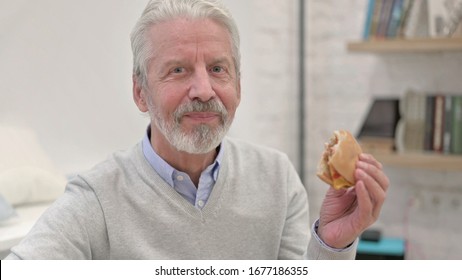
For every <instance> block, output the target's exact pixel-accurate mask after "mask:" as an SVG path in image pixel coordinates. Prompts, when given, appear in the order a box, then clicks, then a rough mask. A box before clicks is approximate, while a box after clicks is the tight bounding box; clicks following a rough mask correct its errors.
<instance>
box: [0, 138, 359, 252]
mask: <svg viewBox="0 0 462 280" xmlns="http://www.w3.org/2000/svg"><path fill="white" fill-rule="evenodd" d="M223 145H225V146H224V148H225V150H224V152H225V153H224V155H223V162H222V165H221V168H220V173H219V175H218V179H217V182H216V184H215V186H214V188H213V191H212V193H211V195H210V197H209V200H208V202H207V205H206V206H205V207H204V208H203V209H202V210H200V209H198V208H196V207H194V206H193V205H191V204H190V203H189V202H187V201H186V200H185V199H184V198H183V197H182V196H181V195H179V194H178V193H177V192H176V191H175V190H174V189H173V188H172V187H170V186H169V185H168V184H167V183H166V182H164V181H163V180H162V178H161V177H160V176H159V175H158V174H157V173H156V172H155V171H154V170H153V168H152V167H151V166H150V165H149V163H148V162H147V161H146V159H145V158H144V155H143V153H142V148H141V144H138V145H136V146H134V147H133V148H131V149H130V150H128V151H125V152H120V153H116V154H114V155H113V156H111V157H110V158H109V159H107V160H106V161H104V162H102V163H100V164H99V165H97V166H95V167H94V168H93V169H91V170H90V171H88V172H86V173H84V174H82V175H80V176H77V177H76V178H75V179H73V180H72V181H70V182H69V184H68V186H67V188H66V191H65V193H64V195H63V196H62V197H61V198H60V199H58V200H57V201H56V202H55V203H54V204H53V205H52V206H51V207H50V208H49V209H48V210H47V211H46V213H45V214H44V215H43V216H42V217H41V218H40V220H39V221H38V222H37V224H36V225H35V226H34V228H33V229H32V231H31V232H30V233H29V234H28V236H27V237H26V238H25V239H24V240H23V241H22V242H21V243H20V244H19V245H18V246H16V247H14V248H13V249H12V253H11V254H10V255H9V256H8V259H301V258H305V257H308V258H310V259H313V258H315V259H353V258H354V255H355V247H356V246H352V247H351V248H349V249H348V250H344V251H343V252H334V251H331V250H329V249H328V248H326V247H324V246H322V245H321V244H320V243H319V241H318V240H317V239H316V238H313V239H311V238H310V236H311V234H312V233H311V230H310V225H309V215H308V200H307V195H306V191H305V189H304V187H303V185H302V184H301V182H300V180H299V177H298V175H297V173H296V171H295V169H294V168H293V166H292V165H291V163H290V162H289V160H288V158H287V157H286V156H285V155H284V154H282V153H280V152H277V151H275V150H272V149H267V148H262V147H259V146H255V145H251V144H247V143H244V142H241V141H237V140H231V139H228V138H227V139H225V140H224V141H223ZM309 243H310V245H309V246H308V244H309ZM307 250H308V251H307Z"/></svg>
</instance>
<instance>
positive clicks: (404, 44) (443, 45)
mask: <svg viewBox="0 0 462 280" xmlns="http://www.w3.org/2000/svg"><path fill="white" fill-rule="evenodd" d="M347 49H348V51H350V52H370V53H399V52H408V53H410V52H450V51H460V52H462V38H422V39H383V40H380V39H372V40H368V41H358V42H349V43H348V44H347Z"/></svg>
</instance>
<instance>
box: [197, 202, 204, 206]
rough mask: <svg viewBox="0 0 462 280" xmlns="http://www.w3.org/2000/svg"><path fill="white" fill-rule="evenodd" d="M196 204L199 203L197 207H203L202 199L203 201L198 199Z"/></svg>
mask: <svg viewBox="0 0 462 280" xmlns="http://www.w3.org/2000/svg"><path fill="white" fill-rule="evenodd" d="M197 205H199V207H201V208H202V207H204V201H203V200H199V201H198V202H197Z"/></svg>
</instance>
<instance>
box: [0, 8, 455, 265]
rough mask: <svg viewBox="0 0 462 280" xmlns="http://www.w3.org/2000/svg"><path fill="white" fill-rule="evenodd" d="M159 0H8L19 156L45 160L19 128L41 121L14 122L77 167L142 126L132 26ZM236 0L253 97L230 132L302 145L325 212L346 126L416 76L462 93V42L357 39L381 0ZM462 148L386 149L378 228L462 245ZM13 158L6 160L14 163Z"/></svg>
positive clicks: (0, 101) (294, 153) (0, 84)
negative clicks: (418, 45)
mask: <svg viewBox="0 0 462 280" xmlns="http://www.w3.org/2000/svg"><path fill="white" fill-rule="evenodd" d="M430 1H432V0H430ZM146 2H147V1H146V0H132V1H126V0H99V1H90V0H81V1H70V0H62V1H56V0H42V1H28V0H15V1H10V0H0V128H1V130H0V131H2V134H1V135H0V138H2V139H3V140H1V139H0V143H4V144H3V147H2V149H0V151H2V153H4V154H7V153H9V158H10V160H11V159H12V158H13V159H14V158H16V157H15V156H14V155H13V152H12V151H13V150H14V151H17V150H20V151H22V152H23V156H24V158H25V161H24V162H26V163H27V160H32V161H33V159H31V153H28V152H25V151H27V148H28V147H30V146H31V145H32V144H30V143H29V142H27V141H25V142H24V144H23V145H24V146H22V148H21V147H20V148H18V149H16V150H15V149H13V148H10V147H11V145H14V143H16V144H17V143H18V141H17V140H10V142H8V140H5V139H8V137H10V138H11V137H12V135H13V134H14V133H16V132H12V131H13V130H14V129H19V130H20V131H22V132H24V131H27V133H26V134H17V133H16V134H14V135H15V137H19V138H17V139H21V135H32V136H30V138H31V139H33V141H32V140H31V141H32V142H33V143H34V144H33V145H36V146H34V147H35V150H34V151H38V150H40V152H37V153H38V154H40V156H41V157H42V158H44V160H43V161H46V166H47V168H49V169H50V170H51V169H52V170H53V172H57V173H59V174H61V175H63V176H65V177H69V176H72V175H73V174H76V173H79V172H82V171H84V170H87V169H89V168H91V167H92V166H93V165H94V164H96V163H98V162H100V161H102V160H104V159H105V158H106V157H107V156H108V155H109V154H111V153H112V152H114V151H115V150H121V149H126V148H128V147H130V146H132V145H134V144H136V143H137V142H139V141H140V140H141V139H142V137H143V134H144V132H145V129H146V127H147V125H148V123H149V119H148V118H147V117H146V116H145V115H143V114H141V113H140V112H139V111H138V109H137V107H136V106H135V104H134V102H133V100H132V80H131V70H132V55H131V49H130V40H129V34H130V31H131V29H132V27H133V25H134V24H135V22H136V20H137V18H138V17H139V15H140V14H141V12H142V10H143V8H144V6H145V4H146ZM224 2H225V4H226V5H227V6H228V7H229V8H230V10H231V12H232V13H233V15H234V17H235V19H236V21H237V23H238V26H239V28H240V32H241V51H242V101H241V105H240V107H239V108H238V112H237V117H236V120H235V122H234V124H233V126H232V129H231V132H230V135H231V136H233V137H237V138H242V139H246V140H248V141H252V142H257V143H260V144H262V145H266V146H271V147H274V148H277V149H279V150H282V151H283V152H285V153H287V154H288V155H289V157H290V158H291V160H292V162H293V163H294V165H295V166H296V167H297V168H298V170H299V172H300V176H301V177H302V178H303V181H304V182H305V185H306V188H307V192H308V195H309V199H310V211H311V218H312V220H313V221H314V220H315V219H316V218H317V217H318V213H319V208H320V203H321V202H322V199H323V197H324V194H325V191H326V190H327V186H326V185H325V184H324V183H322V182H321V181H320V180H319V179H317V177H316V176H315V172H316V165H317V162H318V160H319V158H320V156H321V152H322V150H323V146H324V142H326V141H327V139H328V138H329V137H330V136H331V134H332V131H333V130H337V129H347V130H349V131H351V132H352V133H353V134H355V135H358V134H359V132H360V131H361V128H362V127H363V124H364V122H365V120H366V119H367V116H368V114H369V111H370V107H371V104H372V103H373V101H374V100H376V99H402V98H404V97H405V96H406V93H407V92H408V91H409V90H410V89H412V90H415V91H420V92H425V93H440V94H444V95H446V94H451V95H452V94H456V95H460V94H462V79H461V73H462V48H461V47H460V45H459V48H458V50H456V51H453V50H450V51H447V50H436V51H434V50H433V51H429V52H427V51H425V52H422V51H419V52H415V51H404V52H402V51H399V50H398V51H393V52H388V51H385V52H381V51H374V50H373V51H367V50H366V51H362V50H358V47H357V48H355V45H354V43H355V42H359V43H361V42H362V41H364V40H366V41H367V40H371V38H367V36H365V24H366V22H367V15H368V9H369V5H370V1H368V0H350V1H334V0H308V1H299V0H285V1H281V0H250V1H247V0H246V1H244V0H237V1H236V0H224ZM302 2H303V5H301V3H302ZM391 2H393V0H391ZM403 2H406V1H403ZM422 2H425V1H422ZM442 2H444V1H442ZM301 9H303V10H301ZM301 24H302V27H301ZM416 36H417V35H416ZM419 36H421V35H420V34H419ZM431 36H432V35H431V34H425V35H423V37H431ZM373 39H374V40H375V39H377V38H373ZM386 39H387V38H379V39H377V40H383V41H385V40H386ZM454 41H455V42H457V39H454ZM451 42H452V41H451ZM352 43H353V44H352ZM459 44H460V43H459ZM301 47H302V48H303V50H301V49H300V48H301ZM456 48H457V47H456ZM359 49H361V45H359ZM302 54H303V55H302ZM302 62H303V63H302ZM301 67H304V68H303V69H304V70H302V68H301ZM14 135H13V136H14ZM18 135H19V136H18ZM13 138H14V137H13ZM14 139H16V138H14ZM2 141H4V142H2ZM5 143H6V144H5ZM12 143H13V144H12ZM21 143H22V142H21ZM24 153H25V154H24ZM459 156H460V155H448V156H445V157H435V158H434V157H430V158H429V159H428V158H426V157H424V158H421V157H417V158H410V159H409V158H398V159H395V160H391V161H390V163H388V161H387V162H384V165H385V170H386V172H387V174H388V175H389V177H390V179H391V186H390V190H389V194H388V198H387V201H386V204H385V206H384V208H383V212H382V216H381V218H380V219H379V221H378V222H377V223H376V225H374V228H376V229H378V230H380V232H381V234H382V236H385V237H390V238H398V239H400V240H404V241H405V248H404V250H405V258H406V259H460V258H462V253H461V252H462V245H460V242H458V241H459V239H460V234H461V232H462V223H461V222H460V217H461V214H462V183H461V182H462V172H461V171H462V163H461V161H460V157H459ZM0 157H2V155H0ZM7 158H8V157H7ZM447 158H449V164H448V163H447V162H448V161H446V159H447ZM428 160H430V163H429V164H424V165H417V166H416V165H414V164H413V163H414V162H415V161H418V162H422V161H428ZM5 161H6V159H5V157H4V160H3V162H2V164H0V172H5V170H6V171H7V170H8V168H9V164H10V163H11V162H5ZM43 161H42V162H43ZM440 161H441V162H443V163H442V164H440V165H437V166H435V164H433V163H434V162H440ZM18 164H19V163H18ZM454 166H455V167H454ZM0 179H1V178H0ZM0 182H1V180H0ZM3 189H4V190H5V187H3ZM0 190H1V189H0ZM4 196H5V195H4ZM23 204H24V203H23ZM18 205H21V203H18ZM0 226H1V224H0ZM0 231H3V232H4V233H6V232H7V229H6V228H2V227H0ZM1 237H2V234H1V233H0V239H1ZM0 243H1V240H0ZM5 246H6V245H5ZM5 246H4V247H5ZM1 249H2V248H1V247H0V251H1Z"/></svg>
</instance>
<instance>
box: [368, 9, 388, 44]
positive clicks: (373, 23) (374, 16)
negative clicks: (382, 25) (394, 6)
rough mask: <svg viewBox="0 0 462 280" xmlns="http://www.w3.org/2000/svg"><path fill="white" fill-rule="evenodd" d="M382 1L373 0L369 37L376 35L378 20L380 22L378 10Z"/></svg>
mask: <svg viewBox="0 0 462 280" xmlns="http://www.w3.org/2000/svg"><path fill="white" fill-rule="evenodd" d="M383 1H384V0H375V5H374V12H373V13H372V19H371V29H370V34H369V38H376V37H377V29H378V26H379V22H380V11H381V10H382V5H383Z"/></svg>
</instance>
